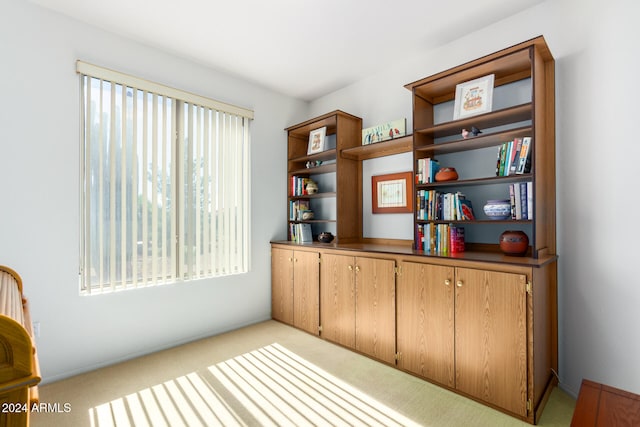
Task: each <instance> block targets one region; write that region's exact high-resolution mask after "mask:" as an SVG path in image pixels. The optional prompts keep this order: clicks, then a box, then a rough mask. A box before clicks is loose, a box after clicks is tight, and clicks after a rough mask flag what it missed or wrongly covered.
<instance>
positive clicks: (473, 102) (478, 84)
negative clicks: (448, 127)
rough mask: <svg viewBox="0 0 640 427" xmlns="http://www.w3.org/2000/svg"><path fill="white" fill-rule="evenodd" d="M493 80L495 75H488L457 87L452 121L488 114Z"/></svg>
mask: <svg viewBox="0 0 640 427" xmlns="http://www.w3.org/2000/svg"><path fill="white" fill-rule="evenodd" d="M494 79H495V75H494V74H489V75H488V76H484V77H480V78H479V79H475V80H470V81H468V82H465V83H460V84H459V85H457V86H456V102H455V107H454V110H453V120H458V119H464V118H465V117H471V116H475V115H477V114H483V113H488V112H490V111H491V102H492V100H493V81H494Z"/></svg>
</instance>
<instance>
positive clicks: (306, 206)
mask: <svg viewBox="0 0 640 427" xmlns="http://www.w3.org/2000/svg"><path fill="white" fill-rule="evenodd" d="M309 210H311V207H310V203H309V200H290V201H289V221H300V220H302V213H303V212H305V211H309Z"/></svg>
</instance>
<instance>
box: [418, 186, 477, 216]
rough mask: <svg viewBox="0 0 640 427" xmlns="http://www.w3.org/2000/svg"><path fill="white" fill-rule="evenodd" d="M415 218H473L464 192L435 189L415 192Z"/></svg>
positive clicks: (470, 206)
mask: <svg viewBox="0 0 640 427" xmlns="http://www.w3.org/2000/svg"><path fill="white" fill-rule="evenodd" d="M416 219H418V220H427V221H432V220H433V221H438V220H440V221H465V220H473V219H475V215H474V214H473V206H472V205H471V200H467V199H466V197H465V196H464V194H462V193H461V192H457V193H443V192H439V191H436V190H418V191H417V192H416Z"/></svg>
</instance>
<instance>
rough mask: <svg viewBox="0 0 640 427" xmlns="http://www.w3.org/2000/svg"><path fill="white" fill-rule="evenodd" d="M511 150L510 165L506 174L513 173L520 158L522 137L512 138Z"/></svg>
mask: <svg viewBox="0 0 640 427" xmlns="http://www.w3.org/2000/svg"><path fill="white" fill-rule="evenodd" d="M513 147H514V148H513V150H512V154H511V165H510V166H509V173H508V174H507V175H515V173H516V169H517V168H518V164H519V160H520V157H519V156H520V150H521V148H522V138H515V139H514V140H513Z"/></svg>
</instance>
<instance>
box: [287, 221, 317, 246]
mask: <svg viewBox="0 0 640 427" xmlns="http://www.w3.org/2000/svg"><path fill="white" fill-rule="evenodd" d="M289 239H290V240H291V241H292V242H296V243H306V242H313V235H312V234H311V224H302V223H297V224H293V223H292V224H289Z"/></svg>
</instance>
